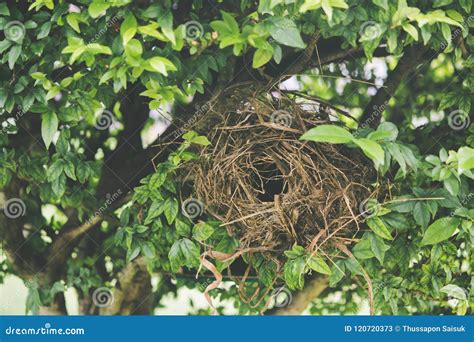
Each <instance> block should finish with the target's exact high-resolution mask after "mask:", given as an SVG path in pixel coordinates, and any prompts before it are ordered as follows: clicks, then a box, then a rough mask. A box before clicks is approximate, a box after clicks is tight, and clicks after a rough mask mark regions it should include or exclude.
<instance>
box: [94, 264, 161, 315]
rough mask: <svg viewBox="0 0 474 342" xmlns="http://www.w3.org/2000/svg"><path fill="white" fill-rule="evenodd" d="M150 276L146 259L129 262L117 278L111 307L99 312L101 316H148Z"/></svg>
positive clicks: (149, 309)
mask: <svg viewBox="0 0 474 342" xmlns="http://www.w3.org/2000/svg"><path fill="white" fill-rule="evenodd" d="M151 294H152V288H151V276H150V273H149V272H148V270H147V267H146V259H145V258H144V257H140V258H137V259H135V260H134V261H132V262H130V263H129V264H128V265H127V266H125V268H124V269H123V270H122V272H121V273H120V274H119V276H118V282H117V286H115V290H114V293H113V302H112V303H111V305H109V306H106V307H103V308H102V309H101V310H100V314H102V315H119V314H120V315H149V314H150V313H151V310H152V296H151Z"/></svg>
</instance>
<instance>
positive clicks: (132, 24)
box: [120, 12, 137, 46]
mask: <svg viewBox="0 0 474 342" xmlns="http://www.w3.org/2000/svg"><path fill="white" fill-rule="evenodd" d="M136 33H137V19H135V16H134V15H133V14H132V13H131V12H129V13H128V14H127V15H126V17H125V20H124V21H123V23H122V25H120V35H121V36H122V42H123V45H124V46H126V45H127V43H128V42H129V41H130V40H131V39H132V38H133V37H134V36H135V34H136Z"/></svg>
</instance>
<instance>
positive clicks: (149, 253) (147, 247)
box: [141, 241, 156, 259]
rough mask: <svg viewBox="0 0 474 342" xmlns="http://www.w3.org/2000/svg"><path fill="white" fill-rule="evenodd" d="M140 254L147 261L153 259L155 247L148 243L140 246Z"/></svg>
mask: <svg viewBox="0 0 474 342" xmlns="http://www.w3.org/2000/svg"><path fill="white" fill-rule="evenodd" d="M141 250H142V253H143V255H144V256H145V257H147V258H148V259H153V258H154V257H155V255H156V249H155V246H154V245H153V244H152V243H151V242H150V241H147V242H145V243H144V244H143V245H142V246H141Z"/></svg>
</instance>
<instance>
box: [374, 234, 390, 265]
mask: <svg viewBox="0 0 474 342" xmlns="http://www.w3.org/2000/svg"><path fill="white" fill-rule="evenodd" d="M369 239H370V248H371V250H372V252H374V255H375V257H376V258H377V259H378V260H379V261H380V263H381V264H383V260H384V258H385V252H386V251H387V250H389V249H390V246H388V245H386V244H385V243H384V242H383V239H382V238H380V237H379V236H378V235H375V234H370V238H369Z"/></svg>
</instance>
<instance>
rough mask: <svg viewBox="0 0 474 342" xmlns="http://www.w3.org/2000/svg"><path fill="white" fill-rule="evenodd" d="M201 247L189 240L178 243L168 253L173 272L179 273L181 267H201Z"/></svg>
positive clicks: (181, 240)
mask: <svg viewBox="0 0 474 342" xmlns="http://www.w3.org/2000/svg"><path fill="white" fill-rule="evenodd" d="M199 254H200V251H199V247H198V246H197V245H196V244H195V243H194V242H192V241H191V240H189V239H180V240H178V241H176V242H175V243H174V244H173V246H171V249H170V251H169V253H168V258H169V260H170V263H171V269H172V271H173V272H177V271H178V270H179V268H180V267H181V266H186V267H195V266H197V265H199Z"/></svg>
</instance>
